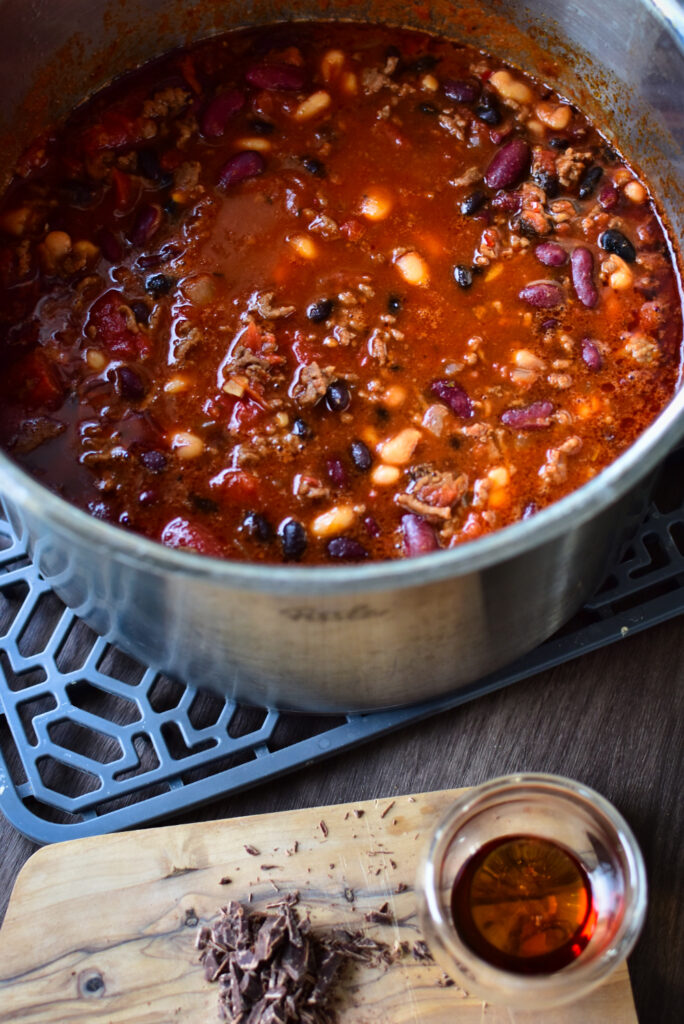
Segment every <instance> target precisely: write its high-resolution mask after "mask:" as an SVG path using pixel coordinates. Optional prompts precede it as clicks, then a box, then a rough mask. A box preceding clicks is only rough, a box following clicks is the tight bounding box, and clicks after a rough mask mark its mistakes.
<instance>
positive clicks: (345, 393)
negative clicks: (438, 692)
mask: <svg viewBox="0 0 684 1024" xmlns="http://www.w3.org/2000/svg"><path fill="white" fill-rule="evenodd" d="M350 402H351V392H350V391H349V388H348V387H347V385H346V383H345V382H344V381H343V380H334V381H332V382H331V383H330V384H329V385H328V390H327V391H326V393H325V403H326V405H327V406H328V408H329V409H330V411H331V412H344V410H345V409H348V408H349V404H350Z"/></svg>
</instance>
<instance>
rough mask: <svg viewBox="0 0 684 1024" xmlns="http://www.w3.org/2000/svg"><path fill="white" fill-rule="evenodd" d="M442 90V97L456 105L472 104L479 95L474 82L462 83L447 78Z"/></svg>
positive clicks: (478, 89)
mask: <svg viewBox="0 0 684 1024" xmlns="http://www.w3.org/2000/svg"><path fill="white" fill-rule="evenodd" d="M443 89H444V95H445V96H448V98H449V99H450V100H454V101H455V102H456V103H474V102H475V100H476V99H477V97H478V96H479V95H480V87H479V85H477V84H476V83H475V82H463V81H460V80H457V79H455V78H447V80H446V82H444V85H443Z"/></svg>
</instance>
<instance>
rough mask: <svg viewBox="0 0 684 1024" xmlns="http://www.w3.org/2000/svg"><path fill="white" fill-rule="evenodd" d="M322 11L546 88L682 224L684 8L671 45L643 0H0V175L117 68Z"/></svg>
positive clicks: (681, 231) (682, 227)
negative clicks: (483, 60) (518, 71)
mask: <svg viewBox="0 0 684 1024" xmlns="http://www.w3.org/2000/svg"><path fill="white" fill-rule="evenodd" d="M335 17H339V18H345V19H356V20H368V21H380V22H386V23H390V24H391V23H396V24H401V25H409V26H414V27H416V28H422V29H425V30H429V31H435V32H438V33H441V34H443V35H447V36H451V37H452V38H456V39H463V40H464V41H467V42H469V43H470V44H473V45H476V46H481V47H483V48H484V49H489V50H491V51H492V52H495V53H497V54H499V55H500V56H502V57H505V58H507V59H509V60H511V61H513V62H514V63H517V64H519V65H521V66H522V67H524V68H525V69H526V70H528V71H530V72H532V73H534V74H536V75H538V76H539V77H540V78H541V79H543V80H546V81H548V82H549V83H550V84H552V85H554V86H555V87H558V88H560V89H561V90H562V91H564V92H565V94H566V95H567V96H568V97H569V98H570V99H571V100H572V101H574V102H576V103H578V104H579V105H580V106H581V107H582V108H583V109H584V110H585V111H586V112H587V113H588V114H589V115H590V116H591V117H593V118H594V120H595V121H596V122H597V123H598V124H600V125H601V126H603V127H604V128H605V129H606V131H607V132H608V134H609V135H610V136H611V137H613V138H614V139H615V140H617V142H618V144H619V146H620V148H621V149H622V151H623V152H624V153H625V155H626V156H627V157H628V158H629V159H630V160H632V161H633V162H634V163H635V164H636V165H637V166H638V167H639V168H640V170H641V171H642V172H643V173H644V174H645V176H646V177H647V178H648V179H649V180H650V181H651V182H652V184H653V185H654V187H655V189H656V191H657V192H658V194H659V195H660V198H661V202H662V206H663V208H664V210H665V212H666V214H667V216H668V219H669V221H670V224H671V226H672V228H673V233H674V235H675V237H677V238H679V239H681V238H682V236H683V235H684V202H683V201H682V200H683V199H684V195H683V188H682V182H683V180H684V153H683V152H682V150H683V149H684V118H683V117H682V112H681V97H682V96H684V49H682V47H684V43H683V42H682V40H683V39H684V16H682V24H681V25H680V26H679V33H680V38H679V42H678V43H677V42H675V37H674V34H673V33H672V32H668V31H667V29H666V27H665V23H664V21H662V20H661V18H660V16H659V15H658V14H657V13H656V10H655V7H654V5H653V4H652V3H651V2H648V0H610V2H606V3H603V4H596V2H595V0H575V2H573V3H571V4H569V3H567V0H527V2H522V3H519V2H514V0H481V2H480V3H468V2H467V0H434V2H433V3H432V4H431V5H430V6H429V7H428V6H427V5H425V4H424V2H422V0H402V2H401V3H397V2H391V0H375V2H364V0H341V2H337V3H336V2H334V0H327V2H326V0H323V2H321V0H297V2H290V3H278V2H271V0H252V2H251V3H249V4H244V3H236V2H232V3H231V2H227V0H199V2H198V0H33V2H32V3H27V2H26V0H4V2H3V3H2V4H0V182H1V181H2V180H3V178H6V176H7V174H8V173H9V171H10V170H11V167H12V165H13V162H14V160H15V159H16V156H17V155H18V153H19V152H20V151H21V148H22V146H23V145H24V144H25V143H26V142H27V141H28V139H30V138H31V137H32V136H33V135H34V134H36V133H37V132H38V131H40V129H41V128H42V127H43V126H44V125H45V124H49V123H50V122H51V121H54V120H55V119H57V118H59V117H60V116H62V115H63V114H64V113H65V112H66V111H68V110H69V109H70V108H71V107H72V106H74V105H75V104H76V103H78V102H80V100H82V99H83V98H84V97H85V96H87V95H89V94H90V93H92V92H93V91H94V90H96V89H97V88H99V87H100V86H101V85H103V84H104V83H106V82H107V81H109V80H110V79H111V78H112V77H114V76H115V75H117V74H119V73H120V72H121V71H123V70H126V69H128V68H131V67H134V66H136V65H138V64H140V63H142V62H143V61H145V60H147V59H149V58H150V57H153V56H156V55H158V54H160V53H162V52H164V51H165V50H169V49H172V48H174V47H176V46H180V45H182V44H184V43H186V42H188V41H190V40H193V39H197V38H200V37H203V36H207V35H213V34H216V33H218V32H223V31H226V30H227V29H230V28H234V27H236V26H240V25H246V24H263V23H267V22H272V21H282V20H295V19H316V18H331V19H332V18H335Z"/></svg>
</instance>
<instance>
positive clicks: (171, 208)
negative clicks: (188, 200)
mask: <svg viewBox="0 0 684 1024" xmlns="http://www.w3.org/2000/svg"><path fill="white" fill-rule="evenodd" d="M180 209H181V205H180V203H177V202H176V200H175V199H172V198H171V196H169V198H168V199H167V200H166V201H165V202H164V204H163V206H162V210H163V211H164V213H166V214H168V215H169V217H175V216H176V215H177V214H178V212H179V211H180Z"/></svg>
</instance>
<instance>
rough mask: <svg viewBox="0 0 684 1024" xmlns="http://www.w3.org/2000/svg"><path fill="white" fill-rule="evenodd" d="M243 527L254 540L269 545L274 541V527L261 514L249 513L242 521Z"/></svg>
mask: <svg viewBox="0 0 684 1024" xmlns="http://www.w3.org/2000/svg"><path fill="white" fill-rule="evenodd" d="M242 525H243V527H244V529H245V530H246V531H247V533H248V534H249V536H250V537H251V538H252V539H253V540H260V541H262V542H263V543H264V544H267V543H268V542H269V541H270V540H272V539H273V527H272V526H271V524H270V523H269V521H268V519H267V518H266V516H262V515H261V513H260V512H248V513H247V515H246V516H245V518H244V519H243V520H242Z"/></svg>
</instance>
